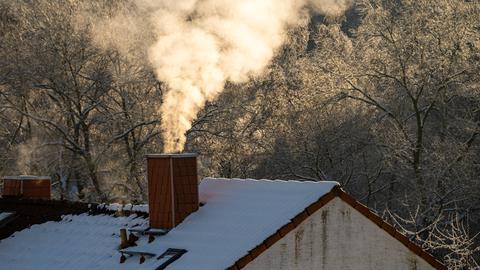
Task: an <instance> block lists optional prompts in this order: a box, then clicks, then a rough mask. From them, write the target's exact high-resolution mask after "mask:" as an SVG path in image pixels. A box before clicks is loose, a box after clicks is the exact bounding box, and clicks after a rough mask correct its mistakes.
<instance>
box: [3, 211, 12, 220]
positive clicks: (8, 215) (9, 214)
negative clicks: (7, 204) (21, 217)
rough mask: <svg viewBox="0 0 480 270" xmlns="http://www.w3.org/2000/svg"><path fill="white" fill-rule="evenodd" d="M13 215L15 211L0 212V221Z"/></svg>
mask: <svg viewBox="0 0 480 270" xmlns="http://www.w3.org/2000/svg"><path fill="white" fill-rule="evenodd" d="M12 215H15V213H11V212H0V221H3V220H4V219H7V218H9V217H10V216H12Z"/></svg>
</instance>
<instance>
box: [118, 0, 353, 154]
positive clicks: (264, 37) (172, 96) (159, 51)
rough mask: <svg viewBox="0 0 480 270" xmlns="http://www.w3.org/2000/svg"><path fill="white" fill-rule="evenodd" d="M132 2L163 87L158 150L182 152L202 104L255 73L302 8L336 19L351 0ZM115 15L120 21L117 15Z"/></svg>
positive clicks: (261, 67)
mask: <svg viewBox="0 0 480 270" xmlns="http://www.w3.org/2000/svg"><path fill="white" fill-rule="evenodd" d="M136 3H137V7H138V9H139V10H140V14H142V16H146V18H148V20H149V23H150V24H151V26H152V28H153V34H154V36H155V41H154V42H153V44H152V45H151V46H150V48H149V50H148V55H149V61H150V63H151V65H152V67H153V68H154V70H155V73H156V76H157V78H158V80H160V81H162V82H165V83H166V84H167V86H168V91H167V92H166V93H165V96H164V98H163V104H162V107H161V108H160V110H161V115H162V133H163V139H164V151H165V152H180V151H182V150H183V148H184V145H185V142H186V137H185V133H186V132H187V131H188V130H189V129H190V128H191V126H192V121H193V120H194V119H195V118H196V116H197V113H198V112H199V111H200V110H201V109H202V107H203V106H204V105H205V102H207V101H212V100H214V99H215V98H216V97H217V96H218V95H219V94H220V93H221V91H222V90H223V88H224V85H225V83H226V82H227V81H230V82H233V83H241V82H245V81H247V80H248V79H249V78H250V77H251V76H256V75H260V74H261V73H262V71H263V70H264V68H265V67H266V66H267V65H268V63H269V62H270V60H271V59H272V58H273V56H274V54H275V52H276V50H277V49H278V48H279V47H280V46H281V45H282V44H283V42H284V39H285V35H286V34H285V33H286V30H287V28H288V27H289V26H292V25H295V24H296V23H298V21H299V20H300V17H301V16H300V15H301V14H302V11H305V10H307V9H309V10H310V11H314V12H318V13H321V14H324V15H326V16H330V17H336V16H339V15H341V14H343V12H344V11H345V10H346V9H347V8H348V6H349V5H350V0H281V1H278V0H242V1H239V0H140V1H138V2H136ZM142 11H143V12H142ZM117 19H118V18H117ZM121 19H122V20H124V21H125V18H124V16H123V15H122V18H121ZM143 19H144V18H142V20H143ZM128 21H129V22H134V21H135V20H134V19H129V20H128ZM137 21H138V20H137ZM110 25H115V23H113V24H112V23H110ZM120 25H121V24H120ZM133 28H138V26H133ZM119 47H121V46H120V45H119Z"/></svg>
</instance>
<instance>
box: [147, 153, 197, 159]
mask: <svg viewBox="0 0 480 270" xmlns="http://www.w3.org/2000/svg"><path fill="white" fill-rule="evenodd" d="M146 157H147V158H189V157H198V154H197V153H178V154H149V155H146Z"/></svg>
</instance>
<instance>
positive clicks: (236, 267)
mask: <svg viewBox="0 0 480 270" xmlns="http://www.w3.org/2000/svg"><path fill="white" fill-rule="evenodd" d="M336 197H338V198H340V199H341V200H342V201H344V202H345V203H347V204H348V205H350V206H351V207H353V208H354V209H355V210H357V211H358V212H359V213H360V214H362V215H363V216H365V217H366V218H368V219H369V220H371V221H372V222H373V223H375V224H376V225H377V226H379V227H380V228H381V229H383V230H384V231H385V232H387V233H388V234H389V235H391V236H392V237H393V238H395V239H397V240H398V241H400V242H401V243H402V244H403V245H404V246H406V247H407V248H408V249H409V250H410V251H412V252H413V253H414V254H416V255H417V256H419V257H420V258H422V259H424V260H425V261H426V262H427V263H429V264H430V265H431V266H433V267H434V268H435V269H438V270H447V267H446V266H445V265H443V264H442V263H441V262H439V261H438V260H437V259H435V257H433V256H432V255H431V254H430V253H428V252H426V251H425V250H423V249H422V248H421V247H419V246H418V245H416V244H415V243H413V242H412V241H410V240H409V239H408V238H407V237H406V236H405V235H403V234H401V233H400V232H398V231H397V230H396V229H395V228H394V227H393V226H392V225H390V224H388V223H387V222H386V221H384V220H383V219H382V218H380V217H379V216H378V215H376V214H375V213H373V212H372V211H370V209H369V208H368V207H367V206H365V205H363V204H362V203H360V202H359V201H357V200H356V199H355V198H353V197H352V196H351V195H349V194H348V193H346V192H345V191H344V190H343V189H342V188H341V187H340V186H336V187H334V188H333V189H332V190H331V191H330V192H328V193H327V194H325V195H323V196H322V197H321V198H320V199H318V201H316V202H314V203H312V204H311V205H309V206H308V207H307V208H305V209H304V210H303V211H302V212H300V213H299V214H298V215H296V216H295V217H294V218H292V219H291V220H290V222H289V223H287V224H285V225H283V226H282V227H281V228H280V229H278V230H277V231H276V232H275V233H274V234H272V235H270V236H269V237H268V238H267V239H265V240H264V241H263V242H262V243H261V244H259V245H258V246H256V247H255V248H253V249H252V250H250V251H249V252H248V254H247V255H245V256H243V257H241V258H240V259H238V260H237V261H236V262H235V263H234V264H233V265H232V266H230V267H228V268H227V269H226V270H240V269H242V268H244V267H245V266H246V265H247V264H248V263H250V262H251V261H253V260H254V259H256V258H257V257H258V256H260V255H261V254H262V253H263V252H264V251H265V250H267V249H268V248H269V247H271V246H272V245H274V244H275V243H276V242H277V241H279V240H280V239H282V238H283V237H284V236H285V235H287V234H288V233H289V232H291V231H292V230H293V229H295V228H296V227H298V226H299V225H300V224H301V223H302V222H303V221H305V220H306V219H307V218H308V217H309V216H311V215H313V214H314V213H315V212H317V211H318V210H320V208H322V207H323V206H325V205H326V204H327V203H329V202H330V201H331V200H332V199H334V198H336Z"/></svg>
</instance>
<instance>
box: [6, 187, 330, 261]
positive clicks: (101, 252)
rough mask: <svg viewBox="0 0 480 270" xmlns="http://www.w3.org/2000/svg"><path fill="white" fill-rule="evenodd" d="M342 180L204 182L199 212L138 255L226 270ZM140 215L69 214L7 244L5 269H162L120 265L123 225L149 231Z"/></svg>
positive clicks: (142, 241) (142, 247) (143, 244)
mask: <svg viewBox="0 0 480 270" xmlns="http://www.w3.org/2000/svg"><path fill="white" fill-rule="evenodd" d="M335 185H337V183H336V182H321V183H313V182H295V181H288V182H286V181H269V180H260V181H257V180H239V179H204V180H203V181H202V182H201V184H200V187H199V188H200V201H201V202H203V203H205V205H204V206H203V207H201V208H200V209H199V210H198V211H197V212H195V213H193V214H191V215H190V216H188V217H187V218H186V219H185V221H184V222H183V223H182V224H180V225H179V226H177V227H176V228H174V229H173V230H171V231H170V232H169V233H168V234H167V235H165V236H158V237H157V238H156V240H155V241H154V242H152V243H150V244H148V243H147V242H146V241H147V239H146V238H145V237H142V238H141V239H140V240H139V242H138V244H139V245H138V246H137V247H133V248H130V250H132V251H142V252H150V253H154V254H157V255H160V254H162V253H163V252H165V251H166V250H167V249H168V248H179V249H186V250H187V251H188V252H187V253H186V254H184V255H183V256H182V257H181V258H180V259H178V260H177V261H175V262H174V263H173V264H171V265H170V266H168V270H192V269H202V270H204V269H205V270H215V269H225V268H226V267H229V266H230V265H232V264H233V263H234V262H235V261H236V260H237V259H239V258H241V257H243V256H244V255H245V254H247V252H248V251H249V250H251V249H252V248H254V247H255V246H257V245H258V244H260V243H261V242H262V241H263V240H264V239H266V238H267V237H268V236H270V235H271V234H273V233H275V232H276V231H277V230H278V229H279V228H280V227H281V226H283V225H284V224H286V223H288V222H289V221H290V219H291V218H293V217H295V216H296V215H297V214H298V213H300V212H301V211H303V209H305V208H306V207H307V206H309V205H310V204H312V203H313V202H315V201H316V200H318V199H319V198H320V197H322V196H323V195H325V194H326V193H327V192H329V191H330V190H331V189H332V188H333V187H334V186H335ZM147 222H148V220H145V219H143V218H140V217H136V216H130V217H119V218H115V217H112V216H105V215H100V216H88V215H79V216H66V217H64V218H63V220H62V221H60V222H47V223H44V224H41V225H35V226H32V227H31V228H30V229H26V230H24V231H22V232H19V233H16V234H15V235H14V236H13V237H10V238H7V239H5V240H2V241H1V242H0V270H11V269H15V270H57V269H58V270H60V269H62V270H63V269H69V270H80V269H82V270H87V269H88V270H96V269H98V270H110V269H112V270H113V269H115V270H116V269H129V270H130V269H132V270H133V269H135V270H137V269H138V270H141V269H151V270H153V269H155V268H156V267H158V265H159V261H158V260H156V258H150V259H148V258H147V260H146V262H145V263H144V264H141V265H140V264H139V263H138V261H139V260H138V257H132V258H128V259H127V261H126V262H125V263H124V264H119V258H120V254H119V252H118V249H117V248H118V244H119V236H118V232H119V229H120V228H125V227H127V228H130V227H133V226H135V225H138V226H139V227H145V226H147Z"/></svg>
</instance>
